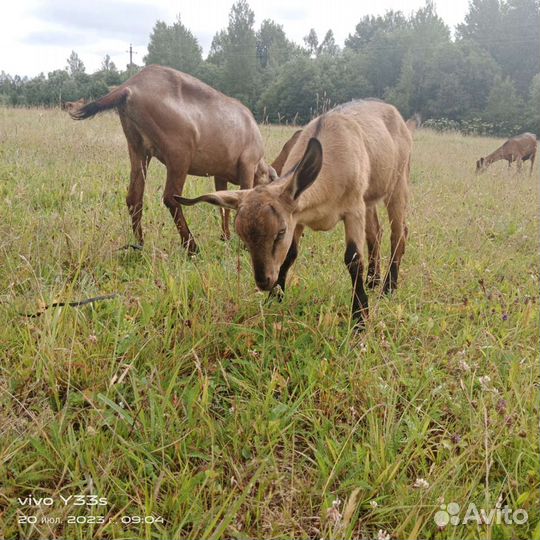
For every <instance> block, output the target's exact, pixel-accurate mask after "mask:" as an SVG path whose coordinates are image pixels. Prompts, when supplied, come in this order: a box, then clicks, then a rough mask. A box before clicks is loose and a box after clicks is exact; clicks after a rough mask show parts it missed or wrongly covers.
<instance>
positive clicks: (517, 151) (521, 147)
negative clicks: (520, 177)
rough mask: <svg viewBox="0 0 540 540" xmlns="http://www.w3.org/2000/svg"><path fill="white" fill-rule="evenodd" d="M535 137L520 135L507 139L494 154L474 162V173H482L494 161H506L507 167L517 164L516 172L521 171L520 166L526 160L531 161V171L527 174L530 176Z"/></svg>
mask: <svg viewBox="0 0 540 540" xmlns="http://www.w3.org/2000/svg"><path fill="white" fill-rule="evenodd" d="M536 146H537V142H536V135H535V134H534V133H522V134H521V135H516V136H515V137H512V138H511V139H508V140H507V141H506V142H505V143H504V144H503V145H502V146H501V147H499V148H497V150H495V152H492V153H491V154H489V156H487V157H485V158H483V157H481V158H480V159H479V160H478V161H477V162H476V172H477V173H481V172H484V171H485V170H486V169H487V168H488V166H489V165H491V164H492V163H494V162H495V161H499V160H501V159H506V161H508V167H510V165H511V164H512V162H514V161H515V162H516V163H517V169H518V171H521V166H522V164H523V162H524V161H526V160H527V159H530V160H531V170H530V172H529V174H532V170H533V166H534V158H535V157H536Z"/></svg>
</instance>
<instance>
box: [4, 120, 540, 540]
mask: <svg viewBox="0 0 540 540" xmlns="http://www.w3.org/2000/svg"><path fill="white" fill-rule="evenodd" d="M262 130H263V135H264V138H265V141H266V148H267V155H268V156H270V157H273V156H275V155H277V153H278V151H279V149H280V148H281V145H282V144H283V143H284V141H285V140H286V139H287V137H288V136H289V134H291V133H292V131H293V130H292V129H288V128H280V127H270V126H263V127H262ZM415 139H416V140H415V148H414V156H413V170H412V193H413V196H412V201H411V208H410V218H409V230H410V235H409V243H408V246H407V252H406V254H405V258H404V261H403V265H402V274H401V282H400V289H399V290H398V291H397V293H396V294H395V295H394V296H392V297H391V298H386V297H381V296H380V295H379V291H376V292H373V293H371V294H370V302H371V314H370V315H371V319H370V322H369V324H368V327H367V330H366V332H365V333H364V334H363V335H362V336H360V337H357V336H355V335H354V334H353V333H352V332H351V328H350V320H349V308H350V299H351V291H350V280H349V276H348V273H347V271H346V269H345V266H344V264H343V263H342V260H343V252H344V243H343V231H342V229H341V227H338V228H337V229H336V230H335V231H333V232H331V233H312V232H307V233H306V235H305V237H304V238H303V240H302V243H301V246H300V256H299V258H298V260H297V263H296V264H295V266H294V267H293V269H292V270H291V272H290V277H289V286H288V290H287V295H286V298H285V300H284V302H283V303H282V304H278V303H272V302H270V303H269V302H267V301H266V296H265V295H262V294H260V293H257V292H256V291H255V286H254V281H253V277H252V275H251V268H250V263H249V256H248V253H247V252H246V251H245V250H243V249H242V248H241V247H240V245H239V241H238V239H237V238H236V237H235V238H234V239H233V240H232V241H231V242H230V243H224V242H222V241H220V239H219V236H220V228H219V214H218V212H217V211H216V209H213V208H211V207H207V206H198V207H193V208H188V209H186V211H185V212H186V216H187V220H188V222H189V224H190V226H191V229H192V231H193V233H194V234H195V236H196V238H197V240H198V243H199V246H200V247H201V253H200V255H199V256H198V257H196V258H195V259H193V260H190V259H188V258H187V257H186V255H185V253H184V252H183V250H182V248H181V245H180V241H179V237H178V235H177V232H176V230H175V228H174V225H173V223H172V220H171V219H170V216H169V213H168V212H167V211H166V209H165V208H164V207H163V205H162V203H161V194H162V189H163V182H164V169H163V167H162V166H161V165H159V164H158V163H154V162H152V164H151V167H150V174H149V179H148V183H147V189H146V198H145V209H144V217H143V224H144V227H145V232H146V244H145V248H144V251H143V252H140V253H139V252H137V253H135V252H123V251H118V250H117V248H118V247H120V246H122V245H123V244H126V243H127V242H129V241H132V237H131V230H130V229H131V227H130V224H129V218H128V214H127V210H126V208H125V202H124V197H125V191H126V187H127V177H128V173H129V165H128V159H127V150H126V143H125V139H124V137H123V134H122V132H121V128H120V125H119V121H118V119H117V118H116V117H115V116H114V115H112V114H111V115H104V116H102V117H99V118H96V119H94V120H92V121H87V122H80V123H76V122H72V121H70V120H69V118H68V117H67V115H65V114H63V113H61V112H57V111H49V110H36V109H34V110H12V109H0V204H1V209H0V359H1V362H0V537H2V538H139V537H141V538H231V537H234V538H254V537H261V538H284V537H290V538H292V537H294V538H329V537H339V538H376V537H385V535H386V534H388V535H391V537H392V538H411V539H413V538H456V539H461V538H485V539H491V538H493V539H495V538H497V539H498V538H531V537H533V536H534V537H535V538H539V537H540V528H539V525H538V523H539V510H538V509H539V508H540V504H539V502H540V501H539V496H538V487H539V466H538V465H539V464H538V461H539V460H538V400H537V398H538V392H537V389H538V381H539V377H538V375H539V374H538V363H537V350H538V280H539V266H538V262H539V261H538V224H539V220H538V203H539V200H538V199H539V197H538V174H537V173H535V175H534V176H533V178H529V177H528V176H527V175H526V174H524V175H521V176H516V175H515V174H514V173H513V172H511V171H508V170H507V169H506V168H505V166H504V165H501V164H498V165H494V166H493V167H492V168H491V169H489V171H488V172H487V173H486V174H484V175H482V176H478V177H477V176H475V175H474V163H475V161H476V159H477V158H478V157H479V156H480V155H486V154H487V153H488V152H490V151H491V150H492V149H493V148H495V147H496V146H497V145H498V144H499V143H500V141H498V140H496V139H488V138H468V137H463V136H460V135H457V134H444V135H442V134H436V133H433V132H430V131H427V130H420V131H418V132H417V133H416V134H415ZM210 189H212V183H211V181H210V180H208V179H200V178H193V179H190V180H188V183H187V185H186V190H185V193H186V194H187V195H188V196H195V195H198V194H201V193H204V192H206V191H209V190H210ZM385 229H386V231H388V229H389V227H388V225H387V224H386V227H385ZM384 253H385V254H386V255H388V253H389V246H388V241H387V239H386V240H385V247H384ZM384 262H385V263H387V262H388V259H387V258H386V260H385V261H384ZM110 293H116V294H117V297H116V298H114V299H112V300H109V301H103V302H99V303H95V304H92V305H88V306H84V307H80V308H70V307H64V308H51V309H48V310H45V311H44V312H43V314H42V315H41V316H39V317H36V318H28V317H24V316H22V315H21V313H32V312H36V311H39V310H40V309H41V308H42V307H43V306H44V305H46V304H50V303H52V302H54V301H70V300H79V299H83V298H87V297H91V296H95V295H98V294H110ZM29 495H34V496H35V497H52V498H54V504H53V506H52V507H48V506H47V507H45V506H43V505H42V506H31V507H28V506H23V505H21V504H20V501H18V498H24V497H27V496H29ZM60 495H62V496H63V497H65V498H67V497H68V496H70V495H72V496H74V495H85V496H89V495H97V496H98V497H105V498H106V499H107V504H106V505H103V506H77V505H75V504H74V501H73V500H70V502H69V503H68V504H67V505H64V504H63V502H62V500H61V499H60ZM87 500H88V499H87ZM498 501H499V503H500V504H502V506H504V505H508V506H510V507H512V509H516V508H522V509H525V510H526V511H527V512H528V516H529V517H528V521H527V523H525V524H523V525H516V524H505V523H502V524H491V525H477V524H471V523H470V524H468V525H457V526H454V525H448V526H447V527H446V528H444V529H442V530H439V528H438V527H437V525H436V524H435V522H434V519H433V516H434V514H435V513H436V512H437V511H439V510H440V508H441V505H442V504H448V503H450V502H457V503H458V504H459V505H460V506H461V508H462V510H463V509H466V508H467V506H468V505H469V504H470V503H475V504H476V505H477V506H478V508H485V509H486V510H489V509H491V508H494V507H495V505H496V503H497V502H498ZM25 516H30V517H31V518H32V517H35V518H36V523H33V524H32V523H30V524H28V523H23V521H24V520H25V519H26V518H25ZM69 516H75V517H71V518H70V517H69ZM77 516H78V519H79V522H80V523H77V522H76V521H77ZM141 516H142V518H143V519H142V523H141ZM144 516H151V517H150V518H148V519H147V521H152V520H154V521H155V522H154V523H144ZM159 517H160V518H162V520H161V519H158V518H159ZM71 521H75V522H74V523H71ZM92 521H93V522H94V523H91V522H92ZM100 521H102V523H100ZM123 521H124V522H123Z"/></svg>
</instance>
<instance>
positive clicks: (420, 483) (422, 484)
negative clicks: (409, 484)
mask: <svg viewBox="0 0 540 540" xmlns="http://www.w3.org/2000/svg"><path fill="white" fill-rule="evenodd" d="M413 487H414V488H417V489H427V488H428V487H429V482H428V481H427V480H424V479H423V478H417V479H416V480H415V481H414V484H413Z"/></svg>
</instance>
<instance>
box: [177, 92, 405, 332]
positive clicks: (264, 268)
mask: <svg viewBox="0 0 540 540" xmlns="http://www.w3.org/2000/svg"><path fill="white" fill-rule="evenodd" d="M411 147H412V141H411V134H410V132H409V130H408V129H407V126H406V125H405V122H404V121H403V118H402V117H401V115H400V114H399V112H398V111H397V109H396V108H395V107H393V106H392V105H388V104H386V103H383V102H380V101H372V100H366V101H353V102H351V103H348V104H345V105H341V106H339V107H336V108H335V109H332V110H331V111H329V112H327V113H325V114H323V115H322V116H320V117H318V118H316V119H315V120H313V121H312V122H310V123H309V124H308V125H307V126H306V127H305V128H304V129H303V130H302V132H301V134H300V135H299V136H298V138H297V140H296V143H295V144H294V146H293V148H292V149H291V151H290V153H289V155H288V157H287V159H286V161H285V164H284V167H283V169H282V173H281V177H280V179H279V180H278V181H276V182H273V183H272V184H269V185H266V186H259V187H256V188H254V189H250V190H245V191H235V192H226V191H218V192H216V193H211V194H208V195H203V196H202V197H197V198H195V199H185V198H181V197H178V200H179V202H180V203H181V204H186V205H192V204H195V203H198V202H203V201H204V202H208V203H211V204H215V205H218V206H221V207H224V208H231V209H235V210H238V214H237V217H236V222H235V223H236V230H237V232H238V234H239V236H240V238H241V239H242V240H243V241H244V243H245V244H246V245H247V247H248V249H249V251H250V254H251V259H252V264H253V271H254V275H255V281H256V283H257V286H258V287H259V289H261V290H266V291H272V292H273V293H275V292H276V291H275V290H274V288H275V287H277V286H279V287H280V288H281V290H282V291H284V290H285V280H286V276H287V272H288V270H289V268H290V267H291V265H292V264H293V262H294V260H295V259H296V257H297V253H298V242H299V240H300V237H301V235H302V232H303V230H304V227H306V226H307V227H310V228H311V229H314V230H317V231H319V230H323V231H327V230H330V229H333V228H334V227H335V226H336V224H337V223H338V222H339V221H343V222H344V225H345V239H346V250H345V265H346V266H347V269H348V271H349V274H350V276H351V279H352V284H353V300H352V314H353V318H354V319H355V321H356V325H357V328H359V329H360V328H362V327H363V326H364V319H365V318H366V317H367V314H368V298H367V295H366V292H365V290H364V283H363V270H364V264H363V251H364V249H363V248H364V243H365V241H366V231H371V238H370V237H369V236H368V238H367V242H368V244H370V243H371V248H372V249H371V250H370V251H372V252H373V251H375V250H376V252H377V255H378V250H379V246H380V228H379V224H378V221H377V222H376V223H375V222H373V216H374V215H375V216H376V213H374V209H375V205H376V203H377V202H378V201H380V200H383V201H384V202H385V205H386V207H387V210H388V214H389V217H390V224H391V259H390V269H389V272H388V274H387V276H386V280H385V284H384V291H385V292H391V291H392V290H393V289H395V288H396V286H397V280H398V271H399V265H400V261H401V257H402V255H403V253H404V251H405V240H406V236H407V228H406V225H405V213H406V207H407V199H408V193H409V170H410V156H411ZM370 255H371V253H370ZM370 259H371V257H370ZM370 263H371V261H370ZM370 270H371V273H372V275H371V276H369V272H368V279H370V277H371V278H372V279H376V278H378V276H375V275H374V273H375V272H377V268H376V267H375V266H373V267H371V264H370Z"/></svg>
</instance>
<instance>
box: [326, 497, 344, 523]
mask: <svg viewBox="0 0 540 540" xmlns="http://www.w3.org/2000/svg"><path fill="white" fill-rule="evenodd" d="M340 504H341V501H340V500H339V497H338V498H337V499H335V500H334V501H332V506H331V507H330V508H328V510H327V511H326V513H327V516H328V519H329V520H331V521H333V522H334V523H340V522H341V519H342V517H343V516H342V515H341V512H340V511H339V505H340Z"/></svg>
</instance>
